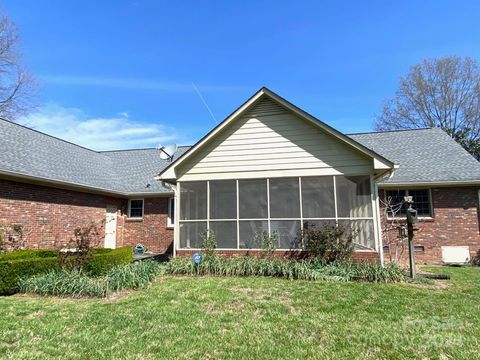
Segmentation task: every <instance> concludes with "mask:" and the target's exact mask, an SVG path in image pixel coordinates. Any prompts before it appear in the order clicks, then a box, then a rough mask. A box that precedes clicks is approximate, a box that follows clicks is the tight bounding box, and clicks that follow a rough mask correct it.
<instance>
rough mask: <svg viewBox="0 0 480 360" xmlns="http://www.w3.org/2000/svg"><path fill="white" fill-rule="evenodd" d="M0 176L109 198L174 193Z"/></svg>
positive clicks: (2, 173)
mask: <svg viewBox="0 0 480 360" xmlns="http://www.w3.org/2000/svg"><path fill="white" fill-rule="evenodd" d="M0 176H3V177H5V178H7V180H15V179H20V180H24V181H28V182H35V183H46V184H51V185H55V186H58V187H60V188H69V189H72V190H77V191H82V192H87V193H97V194H104V195H110V196H117V197H126V198H128V197H132V196H145V197H146V196H168V195H172V194H173V193H174V192H173V191H171V192H158V193H156V192H123V191H116V190H111V189H106V188H101V187H95V186H89V185H85V184H79V183H73V182H68V181H62V180H56V179H51V178H46V177H40V176H33V175H29V174H25V173H21V172H15V171H9V170H0Z"/></svg>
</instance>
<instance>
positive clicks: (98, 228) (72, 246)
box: [58, 221, 105, 270]
mask: <svg viewBox="0 0 480 360" xmlns="http://www.w3.org/2000/svg"><path fill="white" fill-rule="evenodd" d="M103 224H104V222H101V223H95V222H93V221H92V222H91V223H89V224H87V225H83V226H78V227H76V228H75V229H74V230H73V238H71V239H70V241H69V242H68V245H67V247H66V248H63V249H61V250H60V251H59V253H58V260H59V263H60V266H61V267H63V268H68V269H77V270H81V269H83V268H84V266H85V265H86V264H87V263H88V262H90V260H91V259H92V257H93V249H94V248H95V247H97V246H98V245H99V244H100V243H101V242H102V240H103V238H104V236H105V231H104V230H103Z"/></svg>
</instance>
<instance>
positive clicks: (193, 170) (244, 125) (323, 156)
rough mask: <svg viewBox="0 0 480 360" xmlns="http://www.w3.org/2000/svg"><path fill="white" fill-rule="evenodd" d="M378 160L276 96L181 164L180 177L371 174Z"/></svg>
mask: <svg viewBox="0 0 480 360" xmlns="http://www.w3.org/2000/svg"><path fill="white" fill-rule="evenodd" d="M372 172H373V160H372V159H371V158H368V157H367V156H365V155H363V154H361V153H359V152H358V151H357V150H355V149H353V148H351V147H349V146H348V145H346V144H344V143H341V142H340V141H339V140H337V139H335V138H334V137H332V136H331V135H328V134H326V133H325V132H323V131H322V130H321V129H319V128H317V127H315V126H314V125H312V124H310V123H308V122H307V121H305V120H303V119H300V118H299V117H297V116H296V115H294V114H292V113H291V112H289V111H288V110H286V109H284V108H283V107H281V106H280V105H278V104H277V103H275V102H273V101H272V100H270V99H263V100H260V101H259V102H258V104H256V105H255V106H254V107H253V108H252V109H251V110H249V111H248V113H246V114H245V115H244V116H242V117H241V118H239V119H237V120H236V121H235V122H234V123H232V124H231V125H230V126H228V127H227V128H226V129H225V130H224V131H223V132H222V133H220V134H218V136H216V137H215V138H214V139H213V140H212V141H211V142H210V143H208V144H207V145H206V146H205V147H204V148H203V149H201V150H200V151H199V152H198V153H197V154H196V155H194V156H193V157H192V158H191V159H189V160H188V161H187V162H186V163H185V164H182V165H181V166H180V167H179V168H178V169H177V179H178V180H179V181H185V180H203V179H207V178H208V179H237V178H262V177H282V176H302V175H335V174H337V175H338V174H346V175H357V174H371V173H372Z"/></svg>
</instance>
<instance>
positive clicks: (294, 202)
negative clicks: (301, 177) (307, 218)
mask: <svg viewBox="0 0 480 360" xmlns="http://www.w3.org/2000/svg"><path fill="white" fill-rule="evenodd" d="M270 217H271V218H299V217H300V195H299V187H298V178H279V179H270Z"/></svg>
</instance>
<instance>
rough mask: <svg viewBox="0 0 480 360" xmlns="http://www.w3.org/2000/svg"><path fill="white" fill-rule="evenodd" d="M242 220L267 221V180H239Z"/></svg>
mask: <svg viewBox="0 0 480 360" xmlns="http://www.w3.org/2000/svg"><path fill="white" fill-rule="evenodd" d="M238 191H239V196H238V202H239V206H238V207H239V212H240V219H266V218H267V216H268V204H267V180H266V179H259V180H238Z"/></svg>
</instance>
